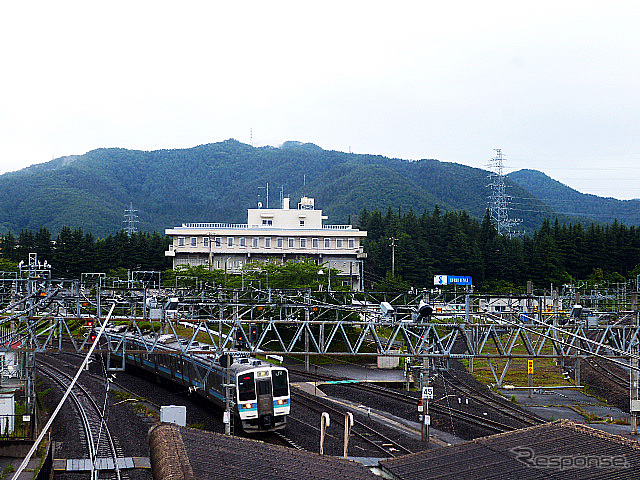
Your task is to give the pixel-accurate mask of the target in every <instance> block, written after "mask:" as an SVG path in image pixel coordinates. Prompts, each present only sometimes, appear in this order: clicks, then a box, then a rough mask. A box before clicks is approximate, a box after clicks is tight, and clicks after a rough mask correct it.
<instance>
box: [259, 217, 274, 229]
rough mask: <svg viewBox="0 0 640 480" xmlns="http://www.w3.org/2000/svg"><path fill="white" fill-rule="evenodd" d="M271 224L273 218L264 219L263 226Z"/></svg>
mask: <svg viewBox="0 0 640 480" xmlns="http://www.w3.org/2000/svg"><path fill="white" fill-rule="evenodd" d="M271 225H273V220H269V219H266V218H263V219H262V226H263V227H270V226H271Z"/></svg>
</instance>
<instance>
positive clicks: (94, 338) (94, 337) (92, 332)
mask: <svg viewBox="0 0 640 480" xmlns="http://www.w3.org/2000/svg"><path fill="white" fill-rule="evenodd" d="M96 338H98V335H97V334H96V332H95V331H94V330H91V334H90V335H89V339H90V340H91V343H93V342H95V341H96Z"/></svg>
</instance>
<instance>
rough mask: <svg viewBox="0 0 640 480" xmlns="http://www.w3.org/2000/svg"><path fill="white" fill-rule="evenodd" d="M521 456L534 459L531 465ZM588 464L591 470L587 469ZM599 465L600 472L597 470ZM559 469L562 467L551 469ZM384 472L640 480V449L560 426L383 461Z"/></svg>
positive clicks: (477, 479)
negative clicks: (587, 463) (639, 478)
mask: <svg viewBox="0 0 640 480" xmlns="http://www.w3.org/2000/svg"><path fill="white" fill-rule="evenodd" d="M514 448H518V450H517V451H514V450H513V449H514ZM518 456H521V458H530V460H528V462H529V464H527V463H525V462H524V461H523V460H520V459H518V458H517V457H518ZM562 462H566V463H564V468H560V466H559V465H560V464H562ZM569 462H571V464H569ZM585 462H591V463H590V465H591V466H590V467H588V468H587V467H586V465H585ZM597 462H601V463H600V465H599V467H596V466H595V465H594V464H595V463H597ZM531 463H534V464H533V465H532V464H531ZM554 463H555V464H556V465H558V466H557V467H552V466H551V465H553V464H554ZM611 464H615V465H611ZM380 466H381V467H382V468H383V470H384V471H386V472H387V473H389V474H391V475H392V476H394V477H395V478H398V479H402V480H435V479H443V480H444V479H446V480H493V479H496V480H497V479H504V478H517V479H518V480H528V479H532V480H533V479H555V480H569V479H576V480H577V479H580V480H596V479H623V478H637V477H638V474H639V473H640V446H639V445H638V443H637V442H635V441H632V440H628V439H625V438H623V437H620V436H618V435H612V434H609V433H606V432H602V431H600V430H596V429H594V428H591V427H588V426H586V425H580V424H576V423H573V422H570V421H568V420H558V421H556V422H552V423H546V424H543V425H537V426H534V427H529V428H525V429H521V430H515V431H513V432H508V433H502V434H499V435H492V436H490V437H484V438H479V439H476V440H473V441H471V442H467V443H463V444H460V445H455V446H452V447H446V448H440V449H432V450H427V451H424V452H419V453H415V454H412V455H405V456H403V457H398V458H393V459H389V460H384V461H382V462H381V463H380Z"/></svg>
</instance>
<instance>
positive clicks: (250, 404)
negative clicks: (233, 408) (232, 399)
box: [244, 403, 253, 408]
mask: <svg viewBox="0 0 640 480" xmlns="http://www.w3.org/2000/svg"><path fill="white" fill-rule="evenodd" d="M252 406H253V404H252V403H247V404H245V406H244V408H251V407H252Z"/></svg>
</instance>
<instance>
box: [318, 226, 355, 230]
mask: <svg viewBox="0 0 640 480" xmlns="http://www.w3.org/2000/svg"><path fill="white" fill-rule="evenodd" d="M322 228H327V229H329V230H351V229H352V228H353V227H352V226H351V225H323V226H322Z"/></svg>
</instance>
